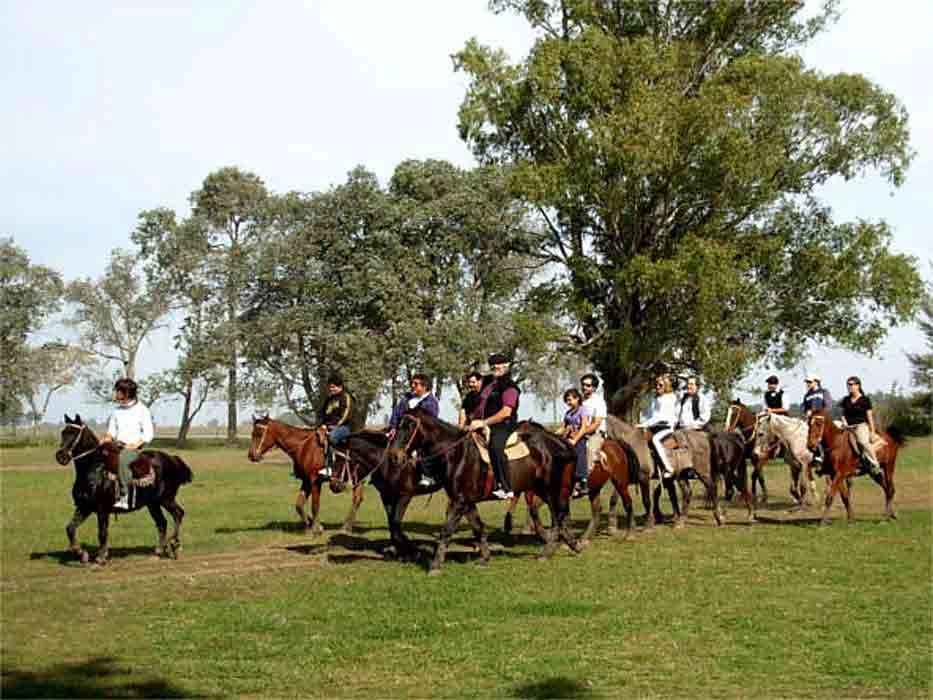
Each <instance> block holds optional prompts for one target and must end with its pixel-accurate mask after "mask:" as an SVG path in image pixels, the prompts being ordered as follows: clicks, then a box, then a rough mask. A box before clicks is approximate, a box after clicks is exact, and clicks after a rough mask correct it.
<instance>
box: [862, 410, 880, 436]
mask: <svg viewBox="0 0 933 700" xmlns="http://www.w3.org/2000/svg"><path fill="white" fill-rule="evenodd" d="M865 415H866V416H867V417H868V429H869V430H870V431H871V434H872V435H875V434H876V433H877V432H878V431H877V430H875V414H874V412H873V411H872V410H871V409H870V408H869V409H868V411H866V413H865Z"/></svg>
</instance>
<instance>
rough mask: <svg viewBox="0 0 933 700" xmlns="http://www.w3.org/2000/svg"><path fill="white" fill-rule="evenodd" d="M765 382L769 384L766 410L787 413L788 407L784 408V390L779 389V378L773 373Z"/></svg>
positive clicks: (766, 395) (766, 394)
mask: <svg viewBox="0 0 933 700" xmlns="http://www.w3.org/2000/svg"><path fill="white" fill-rule="evenodd" d="M765 382H766V383H767V385H768V390H767V391H766V392H765V410H766V411H767V412H768V413H781V414H785V413H787V409H786V408H784V390H783V389H778V384H780V382H779V381H778V378H777V377H776V376H775V375H773V374H772V375H771V376H770V377H768V378H767V379H766V380H765Z"/></svg>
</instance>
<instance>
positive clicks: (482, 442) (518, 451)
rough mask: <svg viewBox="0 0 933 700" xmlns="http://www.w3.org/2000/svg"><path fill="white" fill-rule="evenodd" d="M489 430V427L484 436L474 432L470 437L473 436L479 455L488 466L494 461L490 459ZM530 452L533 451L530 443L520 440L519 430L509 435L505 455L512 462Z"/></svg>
mask: <svg viewBox="0 0 933 700" xmlns="http://www.w3.org/2000/svg"><path fill="white" fill-rule="evenodd" d="M488 432H489V429H488V428H487V429H486V430H485V431H484V433H483V435H482V436H480V435H479V433H472V434H471V436H470V437H472V438H473V444H474V445H476V449H477V450H479V455H480V457H481V458H482V460H483V462H484V463H485V464H486V465H487V466H490V465H492V462H491V461H490V459H489V447H488V444H489V443H488V440H489V437H488ZM529 454H531V452H530V451H529V450H528V445H526V444H525V443H524V442H523V441H521V440H519V438H518V433H517V432H515V433H512V434H511V435H509V439H508V440H506V442H505V456H506V457H507V458H508V460H509V461H510V462H514V461H515V460H517V459H524V458H525V457H527V456H528V455H529Z"/></svg>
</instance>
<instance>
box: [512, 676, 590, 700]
mask: <svg viewBox="0 0 933 700" xmlns="http://www.w3.org/2000/svg"><path fill="white" fill-rule="evenodd" d="M590 694H592V691H591V690H590V689H589V688H588V687H587V686H586V685H584V684H583V683H581V682H580V681H575V680H572V679H570V678H564V677H563V676H555V677H553V678H548V679H546V680H543V681H538V682H536V683H526V684H524V685H520V686H518V687H517V688H515V689H514V690H513V691H512V697H516V698H583V697H587V696H588V695H590Z"/></svg>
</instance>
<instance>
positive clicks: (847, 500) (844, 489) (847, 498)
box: [839, 476, 855, 525]
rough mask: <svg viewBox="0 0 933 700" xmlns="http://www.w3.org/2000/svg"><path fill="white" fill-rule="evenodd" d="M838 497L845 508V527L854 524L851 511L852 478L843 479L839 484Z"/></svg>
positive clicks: (853, 515) (853, 514)
mask: <svg viewBox="0 0 933 700" xmlns="http://www.w3.org/2000/svg"><path fill="white" fill-rule="evenodd" d="M839 497H840V498H842V504H843V505H844V506H845V507H846V525H851V524H852V523H854V522H855V513H854V512H853V511H852V477H851V476H849V477H848V478H846V479H843V480H842V481H841V482H840V484H839Z"/></svg>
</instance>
